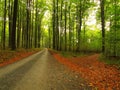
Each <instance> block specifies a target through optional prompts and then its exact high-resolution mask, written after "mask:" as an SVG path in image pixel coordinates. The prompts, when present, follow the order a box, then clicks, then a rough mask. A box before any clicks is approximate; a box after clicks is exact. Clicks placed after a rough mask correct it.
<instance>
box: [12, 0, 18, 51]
mask: <svg viewBox="0 0 120 90" xmlns="http://www.w3.org/2000/svg"><path fill="white" fill-rule="evenodd" d="M17 8H18V0H14V11H13V24H12V38H11V41H12V45H11V49H12V50H15V49H16V21H17V12H18V11H17Z"/></svg>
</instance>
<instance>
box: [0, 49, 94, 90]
mask: <svg viewBox="0 0 120 90" xmlns="http://www.w3.org/2000/svg"><path fill="white" fill-rule="evenodd" d="M0 90H92V88H91V87H89V86H88V85H87V84H86V83H85V81H84V80H83V79H82V78H81V77H80V76H79V75H78V74H77V73H75V72H73V71H71V70H69V69H68V68H67V67H66V66H64V65H62V64H60V63H59V62H58V61H57V60H55V59H54V57H53V56H52V55H51V54H50V53H49V51H48V50H47V49H44V50H42V51H40V52H38V53H36V54H34V55H31V56H29V57H27V58H24V59H22V60H20V61H17V62H15V63H13V64H10V65H8V66H5V67H1V68H0Z"/></svg>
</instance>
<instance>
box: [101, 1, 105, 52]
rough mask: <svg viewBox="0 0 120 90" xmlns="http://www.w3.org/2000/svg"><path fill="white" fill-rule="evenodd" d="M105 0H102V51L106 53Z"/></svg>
mask: <svg viewBox="0 0 120 90" xmlns="http://www.w3.org/2000/svg"><path fill="white" fill-rule="evenodd" d="M104 2H105V1H104V0H100V7H101V26H102V52H103V53H105V14H104Z"/></svg>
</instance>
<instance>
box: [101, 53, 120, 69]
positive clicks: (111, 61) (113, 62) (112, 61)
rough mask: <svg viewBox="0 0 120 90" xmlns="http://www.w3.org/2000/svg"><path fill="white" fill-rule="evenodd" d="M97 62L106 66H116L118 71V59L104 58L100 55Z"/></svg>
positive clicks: (119, 67) (119, 65)
mask: <svg viewBox="0 0 120 90" xmlns="http://www.w3.org/2000/svg"><path fill="white" fill-rule="evenodd" d="M99 60H100V61H102V62H104V63H106V64H108V65H112V66H116V67H117V68H118V69H120V58H113V57H106V56H104V55H103V54H101V55H100V59H99Z"/></svg>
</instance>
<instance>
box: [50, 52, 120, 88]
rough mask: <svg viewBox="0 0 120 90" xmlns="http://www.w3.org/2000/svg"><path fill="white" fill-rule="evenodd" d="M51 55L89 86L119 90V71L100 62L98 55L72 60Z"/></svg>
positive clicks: (56, 54) (54, 54)
mask: <svg viewBox="0 0 120 90" xmlns="http://www.w3.org/2000/svg"><path fill="white" fill-rule="evenodd" d="M52 54H53V56H54V57H55V58H56V59H57V60H58V61H59V62H60V63H62V64H64V65H66V66H67V67H69V68H70V69H72V70H74V71H76V72H78V73H79V74H80V75H81V76H82V77H83V78H84V79H86V81H87V82H88V83H89V85H90V86H94V87H96V89H98V90H120V70H118V69H117V68H115V67H113V66H110V65H107V64H104V63H103V62H100V61H99V60H98V59H99V54H94V55H89V56H83V57H72V58H66V57H63V56H61V55H60V54H58V53H55V52H52Z"/></svg>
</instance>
